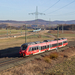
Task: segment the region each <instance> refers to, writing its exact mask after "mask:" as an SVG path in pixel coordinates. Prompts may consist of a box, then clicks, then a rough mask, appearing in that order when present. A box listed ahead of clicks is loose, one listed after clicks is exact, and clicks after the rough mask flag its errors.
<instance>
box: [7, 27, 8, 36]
mask: <svg viewBox="0 0 75 75" xmlns="http://www.w3.org/2000/svg"><path fill="white" fill-rule="evenodd" d="M7 37H8V27H7Z"/></svg>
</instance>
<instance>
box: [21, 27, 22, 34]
mask: <svg viewBox="0 0 75 75" xmlns="http://www.w3.org/2000/svg"><path fill="white" fill-rule="evenodd" d="M21 35H22V26H21Z"/></svg>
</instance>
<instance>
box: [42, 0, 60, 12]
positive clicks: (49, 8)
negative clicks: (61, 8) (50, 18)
mask: <svg viewBox="0 0 75 75" xmlns="http://www.w3.org/2000/svg"><path fill="white" fill-rule="evenodd" d="M58 2H60V0H58V1H57V2H56V3H54V4H53V5H52V6H50V7H49V8H48V9H46V10H45V11H47V10H49V9H50V8H52V7H53V6H55V5H56V4H57V3H58ZM45 11H43V12H45Z"/></svg>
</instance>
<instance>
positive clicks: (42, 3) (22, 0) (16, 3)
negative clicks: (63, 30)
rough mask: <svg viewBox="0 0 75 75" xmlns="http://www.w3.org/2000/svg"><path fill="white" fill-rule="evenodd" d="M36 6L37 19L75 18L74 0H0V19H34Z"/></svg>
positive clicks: (66, 19)
mask: <svg viewBox="0 0 75 75" xmlns="http://www.w3.org/2000/svg"><path fill="white" fill-rule="evenodd" d="M36 6H37V7H38V12H39V13H43V14H45V15H43V14H42V15H40V14H39V15H38V19H43V20H47V21H55V20H60V21H68V20H75V0H0V20H16V21H29V20H35V14H33V15H32V14H30V15H29V13H35V12H36Z"/></svg>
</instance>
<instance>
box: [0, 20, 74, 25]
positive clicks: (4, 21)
mask: <svg viewBox="0 0 75 75" xmlns="http://www.w3.org/2000/svg"><path fill="white" fill-rule="evenodd" d="M0 23H12V24H39V25H56V24H75V20H70V21H57V20H56V21H46V20H42V19H37V20H30V21H14V20H0Z"/></svg>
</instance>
